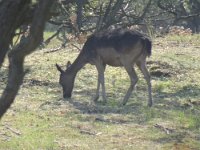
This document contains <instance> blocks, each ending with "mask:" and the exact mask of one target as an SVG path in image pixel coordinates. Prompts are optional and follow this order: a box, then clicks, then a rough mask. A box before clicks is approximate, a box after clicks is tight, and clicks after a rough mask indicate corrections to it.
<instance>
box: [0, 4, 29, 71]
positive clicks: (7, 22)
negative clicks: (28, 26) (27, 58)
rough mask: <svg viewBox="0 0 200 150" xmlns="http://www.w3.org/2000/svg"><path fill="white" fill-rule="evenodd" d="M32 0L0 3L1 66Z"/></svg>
mask: <svg viewBox="0 0 200 150" xmlns="http://www.w3.org/2000/svg"><path fill="white" fill-rule="evenodd" d="M29 4H30V0H3V1H2V2H1V3H0V27H1V28H0V54H1V55H0V68H1V66H2V63H3V61H4V58H5V55H6V54H7V51H8V49H9V44H10V43H11V41H12V39H13V36H14V33H15V30H16V29H17V28H18V27H19V26H20V25H21V24H22V22H23V21H24V14H26V12H27V11H28V9H29Z"/></svg>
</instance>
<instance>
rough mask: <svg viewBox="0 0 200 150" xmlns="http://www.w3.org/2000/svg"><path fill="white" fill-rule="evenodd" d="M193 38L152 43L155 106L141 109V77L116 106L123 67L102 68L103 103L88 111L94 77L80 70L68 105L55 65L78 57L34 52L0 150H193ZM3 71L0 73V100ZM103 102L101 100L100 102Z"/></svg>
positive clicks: (3, 127) (199, 79)
mask: <svg viewBox="0 0 200 150" xmlns="http://www.w3.org/2000/svg"><path fill="white" fill-rule="evenodd" d="M199 41H200V35H193V36H167V37H165V38H156V39H154V46H153V56H152V57H151V58H150V59H148V62H149V63H148V68H149V70H150V71H151V73H152V85H153V98H154V106H153V107H152V108H148V107H146V105H147V88H146V87H147V86H146V83H145V80H144V79H143V78H142V75H141V73H140V72H139V70H137V72H138V75H139V77H140V80H139V82H138V84H137V90H136V92H134V93H133V94H132V96H131V98H130V99H129V101H128V103H127V105H126V106H123V107H119V106H118V104H119V103H120V102H121V101H122V99H123V96H124V95H125V92H126V90H127V88H128V86H129V83H130V82H129V78H128V75H127V74H126V72H125V71H124V69H123V68H113V67H107V69H106V73H105V76H106V89H107V91H106V92H107V97H108V103H107V104H106V105H103V104H102V103H101V102H99V103H98V104H96V105H94V104H93V103H92V102H91V100H92V98H93V97H94V95H95V89H96V82H97V72H96V70H95V67H94V66H91V65H86V66H85V67H84V69H82V70H81V71H80V72H79V73H78V75H77V78H76V82H75V87H74V91H73V96H72V99H70V100H64V99H62V91H61V87H60V86H59V84H58V78H59V73H58V72H57V70H56V68H55V63H59V64H61V65H62V66H63V67H65V64H66V62H67V60H71V61H73V60H74V59H75V58H76V56H77V55H78V53H79V52H78V51H77V50H76V49H75V48H72V47H68V48H66V49H62V50H60V51H57V52H52V53H46V52H47V51H49V49H51V48H53V47H56V46H57V44H58V43H57V41H54V42H52V43H51V45H49V46H48V48H47V49H42V50H38V51H37V52H35V53H33V54H32V55H30V56H29V57H28V58H27V59H26V67H27V68H30V72H29V74H27V75H26V77H25V80H24V83H23V85H22V87H21V90H20V92H19V94H18V96H17V98H16V101H15V103H14V104H13V105H12V107H11V108H10V109H9V111H8V112H7V114H6V115H5V116H4V117H3V119H2V120H1V122H0V150H22V149H24V150H29V149H33V150H35V149H40V150H43V149H44V150H62V149H63V150H65V149H77V150H79V149H81V150H88V149H95V150H98V149H105V150H107V149H117V150H118V149H126V150H127V149H130V150H156V149H157V150H168V149H169V150H171V149H172V150H197V149H200V117H199V116H200V100H199V97H200V73H199V70H200V42H199ZM6 72H7V70H6V67H5V66H4V67H3V71H1V73H0V93H1V92H2V89H3V88H4V87H5V80H6ZM101 100H102V98H101V99H100V101H101Z"/></svg>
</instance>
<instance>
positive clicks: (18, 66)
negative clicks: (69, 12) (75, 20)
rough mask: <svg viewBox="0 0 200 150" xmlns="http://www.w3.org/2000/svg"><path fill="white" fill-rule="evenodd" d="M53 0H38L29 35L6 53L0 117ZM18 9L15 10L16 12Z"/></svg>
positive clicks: (14, 92)
mask: <svg viewBox="0 0 200 150" xmlns="http://www.w3.org/2000/svg"><path fill="white" fill-rule="evenodd" d="M13 1H15V0H13ZM19 1H20V0H19ZM21 1H26V0H21ZM53 1H54V0H48V1H46V0H40V1H39V4H38V6H37V8H36V10H35V13H34V17H33V21H32V24H31V29H30V34H29V36H28V37H27V39H26V40H25V41H24V42H23V43H20V44H19V45H18V46H17V47H16V48H15V49H13V50H12V51H10V53H9V54H8V56H9V74H8V82H7V86H6V88H5V90H4V91H3V94H2V96H1V98H0V118H1V117H2V116H3V115H4V113H5V112H6V111H7V109H8V108H9V107H10V105H11V104H12V103H13V101H14V99H15V97H16V95H17V93H18V90H19V88H20V85H21V83H22V81H23V78H24V75H25V71H24V68H23V64H24V59H25V57H26V56H27V55H28V54H30V53H31V52H33V51H34V50H35V48H36V47H37V46H38V45H39V44H40V42H41V40H42V37H43V31H44V26H45V21H46V19H47V17H48V13H49V10H50V7H51V5H52V3H53ZM25 4H26V3H20V5H19V6H21V7H22V8H24V6H25ZM7 9H10V8H7ZM18 11H20V10H18ZM18 11H17V10H16V13H17V12H18ZM20 12H21V11H20ZM4 15H6V14H4ZM12 15H14V14H12ZM22 15H23V14H21V15H20V14H19V12H18V17H20V18H21V17H22ZM6 16H7V15H6ZM15 17H16V15H15ZM12 28H13V26H12V25H10V29H12ZM15 29H16V28H15ZM13 31H14V29H13Z"/></svg>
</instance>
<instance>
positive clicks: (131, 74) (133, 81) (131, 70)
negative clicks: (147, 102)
mask: <svg viewBox="0 0 200 150" xmlns="http://www.w3.org/2000/svg"><path fill="white" fill-rule="evenodd" d="M124 68H125V69H126V71H127V73H128V75H129V77H130V80H131V84H130V87H129V89H128V91H127V93H126V95H125V97H124V99H123V102H122V105H125V104H126V103H127V101H128V99H129V97H130V96H131V93H132V91H133V90H134V88H135V85H136V83H137V81H138V77H137V75H136V72H135V69H134V68H133V66H132V64H130V65H125V66H124Z"/></svg>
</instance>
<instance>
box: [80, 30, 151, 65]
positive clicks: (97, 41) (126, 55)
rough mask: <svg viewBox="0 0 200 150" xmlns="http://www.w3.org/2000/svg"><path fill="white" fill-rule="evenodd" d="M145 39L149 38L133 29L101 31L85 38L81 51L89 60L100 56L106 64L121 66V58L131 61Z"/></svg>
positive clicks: (140, 50)
mask: <svg viewBox="0 0 200 150" xmlns="http://www.w3.org/2000/svg"><path fill="white" fill-rule="evenodd" d="M145 40H149V39H148V37H146V36H145V35H143V34H141V33H139V32H137V31H133V30H126V29H115V30H112V31H102V32H99V33H95V34H93V35H91V36H90V37H89V38H88V39H87V41H86V43H85V45H84V47H83V53H85V54H86V55H87V57H88V59H89V61H92V60H93V59H96V58H97V57H101V59H102V60H103V61H104V62H105V63H106V64H108V65H112V66H121V65H122V62H121V60H122V59H128V60H130V61H133V60H134V59H135V57H138V55H139V54H141V53H142V50H143V48H144V41H145Z"/></svg>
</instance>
